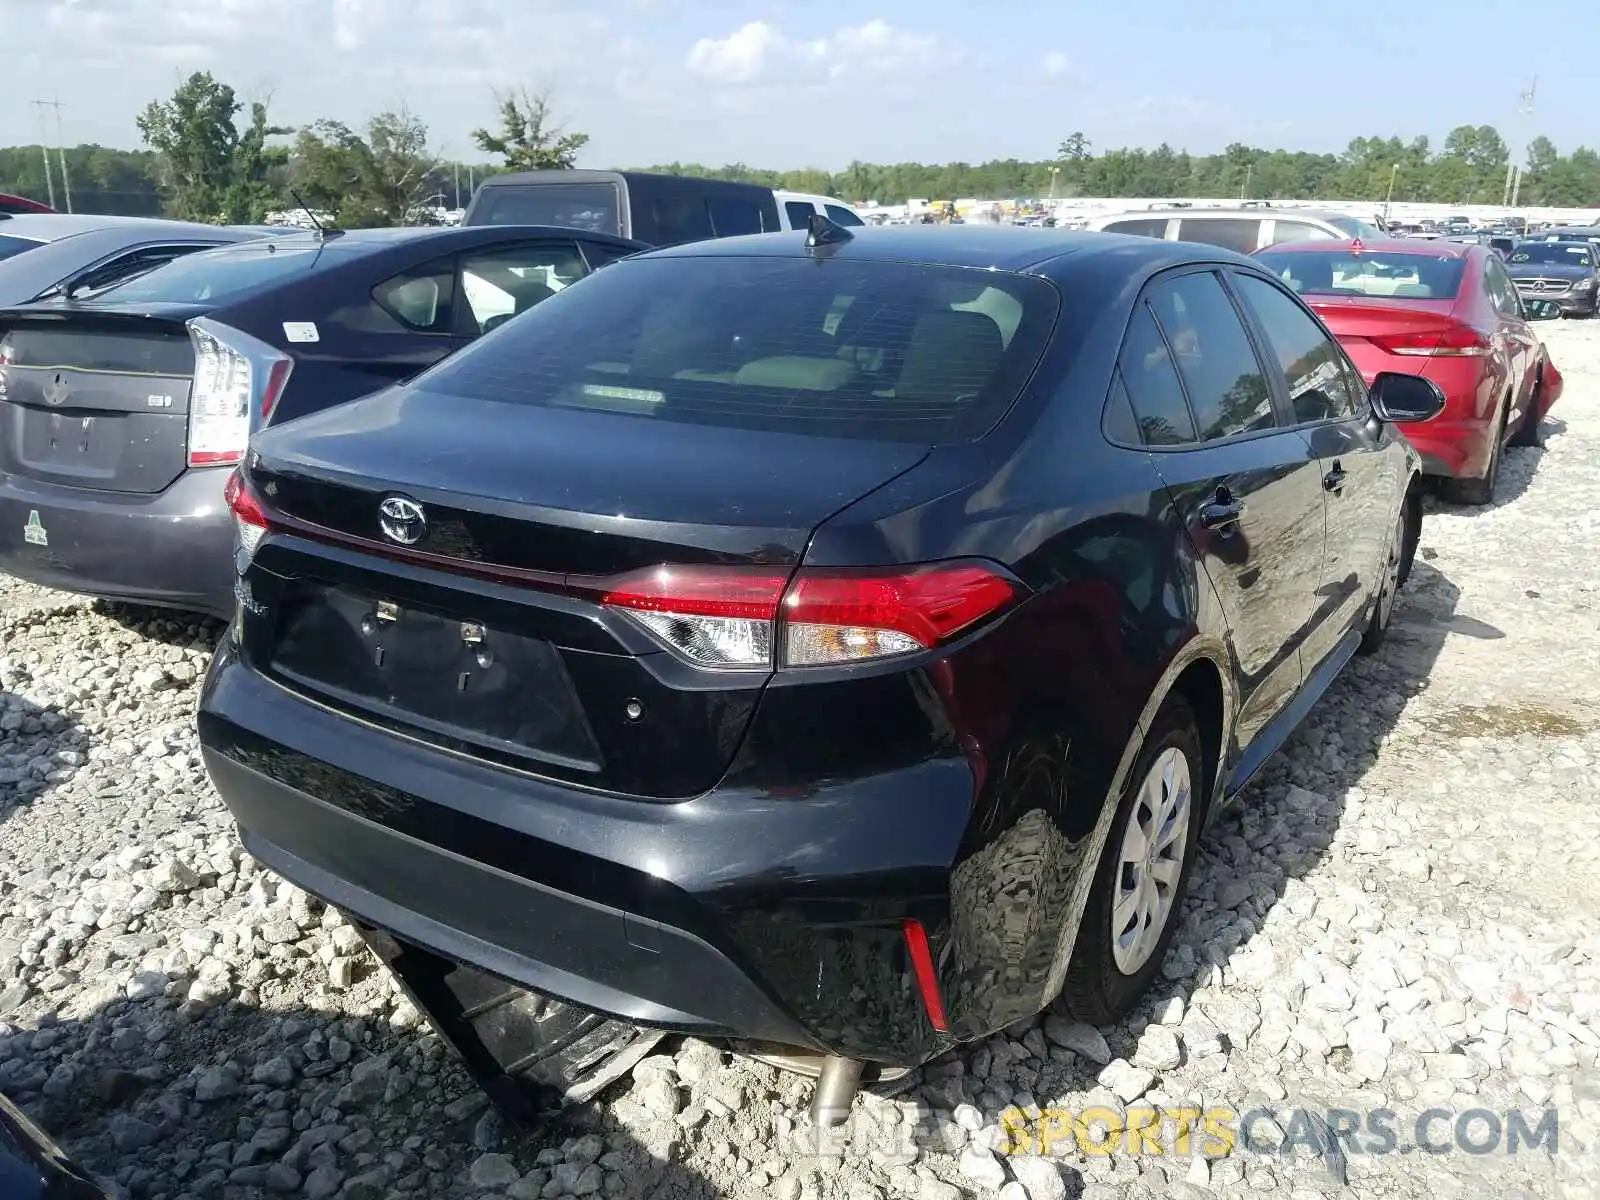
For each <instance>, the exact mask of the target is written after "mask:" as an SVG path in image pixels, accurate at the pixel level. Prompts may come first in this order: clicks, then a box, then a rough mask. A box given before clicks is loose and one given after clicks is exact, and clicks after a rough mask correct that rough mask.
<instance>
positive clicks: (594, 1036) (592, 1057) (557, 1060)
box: [356, 924, 665, 1126]
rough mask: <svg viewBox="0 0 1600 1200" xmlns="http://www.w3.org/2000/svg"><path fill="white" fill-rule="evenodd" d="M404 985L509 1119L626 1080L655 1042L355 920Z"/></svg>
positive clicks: (579, 1100)
mask: <svg viewBox="0 0 1600 1200" xmlns="http://www.w3.org/2000/svg"><path fill="white" fill-rule="evenodd" d="M356 928H357V929H358V930H360V932H361V935H362V937H363V938H364V939H365V940H366V943H367V945H368V946H369V947H370V948H371V949H372V951H373V953H374V954H376V955H377V957H378V958H379V959H380V960H382V962H383V963H384V965H385V966H387V967H388V968H389V970H390V971H392V972H393V973H394V976H395V978H396V980H397V981H398V982H399V984H400V986H401V989H402V990H403V991H404V992H405V993H406V995H407V997H408V998H409V999H410V1000H411V1002H412V1003H413V1004H414V1005H416V1007H417V1009H418V1010H419V1011H420V1012H421V1013H422V1014H423V1015H424V1016H426V1017H427V1018H428V1021H429V1023H430V1024H432V1025H433V1027H434V1029H435V1030H436V1031H437V1032H438V1033H439V1036H440V1037H442V1038H443V1039H444V1040H445V1042H447V1043H448V1044H449V1045H450V1047H451V1049H453V1050H454V1051H455V1052H456V1053H457V1054H458V1055H460V1056H461V1058H462V1060H463V1061H464V1063H465V1065H466V1067H467V1070H468V1072H469V1073H470V1074H471V1075H472V1077H473V1079H474V1081H475V1082H476V1083H477V1084H478V1086H479V1087H481V1088H482V1089H483V1090H484V1091H485V1092H486V1093H487V1094H488V1096H489V1099H490V1100H491V1101H493V1103H494V1104H495V1106H496V1107H497V1108H498V1109H499V1110H500V1111H501V1113H502V1114H503V1115H505V1116H506V1117H507V1118H509V1119H510V1120H512V1121H513V1122H516V1123H517V1124H521V1125H526V1126H537V1125H541V1124H543V1123H545V1122H547V1121H549V1120H550V1119H552V1118H555V1117H558V1116H559V1115H561V1114H562V1113H563V1111H564V1110H567V1109H570V1108H571V1107H572V1106H574V1105H580V1104H585V1103H587V1102H588V1101H590V1100H592V1099H594V1098H595V1097H596V1096H598V1095H599V1094H600V1093H602V1092H604V1091H606V1090H607V1089H608V1088H609V1087H610V1086H611V1084H613V1083H615V1082H617V1081H618V1080H619V1079H622V1078H624V1077H626V1076H627V1074H628V1073H629V1072H630V1071H631V1070H632V1069H633V1066H634V1064H636V1063H637V1062H638V1061H639V1060H640V1059H642V1058H643V1057H644V1056H645V1055H646V1054H648V1053H649V1052H650V1051H651V1050H652V1049H653V1048H654V1047H655V1045H656V1044H657V1043H658V1042H659V1041H661V1039H662V1038H663V1037H664V1036H665V1034H664V1033H663V1032H662V1031H660V1030H655V1029H644V1028H641V1027H639V1026H637V1025H633V1024H631V1023H629V1022H627V1021H619V1020H617V1019H615V1018H613V1017H607V1016H604V1015H602V1014H600V1013H595V1012H590V1011H589V1010H588V1009H584V1008H580V1007H579V1006H577V1005H575V1004H567V1003H565V1002H564V1001H560V1000H556V999H554V998H552V997H549V996H544V995H540V994H539V993H537V992H530V991H528V990H526V989H524V988H520V987H517V986H516V985H515V984H510V983H507V982H505V981H504V980H501V979H498V978H496V977H495V976H492V975H488V974H485V973H484V972H482V971H478V970H474V969H473V968H471V967H466V966H462V965H461V964H459V963H456V962H452V961H450V960H449V959H446V958H442V957H441V956H439V955H437V954H434V953H432V952H431V951H429V950H424V949H423V948H422V947H420V946H416V945H414V944H412V943H410V942H407V941H403V940H401V939H400V938H396V937H393V936H392V935H390V934H388V933H386V932H384V931H382V930H377V929H373V928H371V927H369V926H365V925H360V924H357V926H356Z"/></svg>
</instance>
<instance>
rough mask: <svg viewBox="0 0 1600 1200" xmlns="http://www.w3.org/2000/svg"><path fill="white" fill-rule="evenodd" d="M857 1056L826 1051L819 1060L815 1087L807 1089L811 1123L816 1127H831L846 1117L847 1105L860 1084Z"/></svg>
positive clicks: (848, 1115) (859, 1063)
mask: <svg viewBox="0 0 1600 1200" xmlns="http://www.w3.org/2000/svg"><path fill="white" fill-rule="evenodd" d="M863 1065H864V1064H863V1063H862V1062H861V1060H860V1059H857V1058H840V1057H838V1056H837V1055H829V1056H828V1057H827V1058H825V1059H823V1060H822V1070H821V1072H820V1073H819V1074H818V1075H817V1086H816V1089H815V1090H814V1091H813V1092H812V1093H811V1123H812V1124H813V1125H814V1126H816V1127H817V1128H818V1129H832V1128H834V1127H835V1126H838V1125H843V1124H844V1123H845V1122H846V1121H847V1120H849V1119H850V1106H851V1105H853V1104H854V1103H855V1099H856V1092H857V1091H858V1090H859V1089H860V1087H861V1068H862V1066H863Z"/></svg>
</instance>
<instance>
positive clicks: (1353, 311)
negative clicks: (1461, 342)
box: [1302, 296, 1458, 384]
mask: <svg viewBox="0 0 1600 1200" xmlns="http://www.w3.org/2000/svg"><path fill="white" fill-rule="evenodd" d="M1302 298H1303V299H1304V300H1306V302H1307V303H1309V304H1310V306H1311V309H1312V311H1313V312H1315V313H1316V314H1317V316H1319V317H1321V318H1322V323H1323V324H1324V325H1326V326H1327V327H1328V331H1329V332H1330V333H1332V334H1333V336H1334V337H1336V338H1337V339H1338V340H1339V344H1340V345H1341V346H1343V347H1344V350H1345V353H1346V354H1348V355H1349V356H1350V358H1351V360H1352V361H1353V362H1354V363H1355V364H1356V366H1357V367H1358V368H1359V369H1360V371H1361V373H1362V375H1364V376H1365V377H1366V380H1367V383H1368V384H1371V382H1372V379H1373V376H1374V375H1376V374H1378V373H1379V372H1380V371H1418V370H1420V369H1421V368H1422V365H1423V363H1424V362H1426V360H1427V356H1426V355H1422V356H1416V355H1405V356H1401V355H1396V354H1393V353H1392V352H1391V351H1390V350H1388V349H1386V348H1385V347H1384V346H1383V345H1381V344H1379V341H1378V340H1377V339H1391V340H1392V339H1402V340H1405V341H1413V340H1415V341H1424V340H1425V339H1427V338H1428V337H1430V336H1433V335H1435V334H1443V333H1445V332H1446V331H1448V330H1451V329H1454V328H1457V327H1458V322H1457V321H1455V320H1454V318H1453V317H1452V316H1451V314H1452V313H1453V312H1454V310H1455V307H1456V302H1455V301H1454V300H1413V299H1406V300H1385V299H1382V298H1378V297H1371V296H1364V297H1356V298H1345V297H1327V296H1305V297H1302Z"/></svg>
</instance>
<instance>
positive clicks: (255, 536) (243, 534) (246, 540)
mask: <svg viewBox="0 0 1600 1200" xmlns="http://www.w3.org/2000/svg"><path fill="white" fill-rule="evenodd" d="M222 499H223V500H224V502H226V504H227V505H228V509H229V511H230V512H232V513H233V523H234V527H235V528H236V529H237V530H238V533H239V544H240V545H241V546H243V547H244V552H245V554H246V555H249V556H251V557H254V555H255V552H256V547H257V546H259V545H260V544H261V539H262V538H264V537H266V535H267V530H268V528H269V525H268V523H267V513H266V510H265V509H264V508H262V506H261V501H259V500H257V499H256V495H255V493H254V492H252V491H251V490H250V485H249V483H247V482H246V481H245V477H244V475H243V473H242V472H241V471H240V470H239V468H238V467H235V468H234V469H233V471H232V473H230V474H229V476H228V482H227V483H225V484H224V485H223V487H222Z"/></svg>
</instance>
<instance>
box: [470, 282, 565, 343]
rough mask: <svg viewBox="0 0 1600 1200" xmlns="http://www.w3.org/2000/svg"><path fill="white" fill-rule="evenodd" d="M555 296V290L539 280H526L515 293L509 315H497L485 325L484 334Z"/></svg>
mask: <svg viewBox="0 0 1600 1200" xmlns="http://www.w3.org/2000/svg"><path fill="white" fill-rule="evenodd" d="M555 294H556V293H555V289H554V288H552V287H548V286H546V285H545V284H542V283H540V282H538V281H537V280H533V279H529V280H524V281H523V282H522V283H521V284H520V285H519V286H518V287H517V290H516V292H515V293H513V296H512V300H513V303H512V308H511V311H510V312H508V313H496V314H495V315H494V316H492V317H490V318H489V319H488V320H487V321H485V322H484V323H483V332H484V333H488V332H489V331H490V330H491V329H499V328H500V326H502V325H504V324H505V323H506V322H507V321H509V320H511V318H512V317H515V316H519V315H520V314H522V313H525V312H527V311H528V310H529V309H530V308H532V307H533V306H534V305H535V304H538V303H539V302H540V301H542V300H548V299H550V297H551V296H554V295H555Z"/></svg>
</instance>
